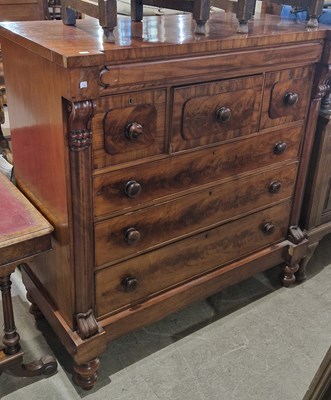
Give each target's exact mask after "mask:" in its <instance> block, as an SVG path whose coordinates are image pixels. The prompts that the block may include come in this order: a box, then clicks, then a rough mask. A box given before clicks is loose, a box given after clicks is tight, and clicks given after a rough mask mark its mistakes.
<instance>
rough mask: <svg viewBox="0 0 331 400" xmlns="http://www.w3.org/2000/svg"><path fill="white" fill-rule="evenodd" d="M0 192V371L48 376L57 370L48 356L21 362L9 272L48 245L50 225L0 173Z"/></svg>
mask: <svg viewBox="0 0 331 400" xmlns="http://www.w3.org/2000/svg"><path fill="white" fill-rule="evenodd" d="M0 193H1V207H0V291H1V295H2V307H3V319H4V325H3V326H4V337H3V344H4V346H5V347H3V348H0V374H1V373H2V372H4V371H6V370H9V371H10V372H11V373H13V374H15V375H18V376H36V375H42V374H44V375H49V374H52V373H53V372H55V371H56V369H57V363H56V361H55V360H54V358H53V357H52V356H44V357H42V358H41V359H40V360H39V361H35V362H32V363H29V364H23V355H24V352H23V351H22V350H21V346H20V343H19V341H20V336H19V334H18V333H17V331H16V327H15V321H14V312H13V305H12V298H11V290H10V287H11V281H10V275H11V274H12V273H13V272H14V271H15V268H16V266H17V265H19V264H21V263H22V262H24V261H27V260H30V259H32V258H33V257H35V256H37V255H38V254H41V253H43V252H45V251H47V250H49V249H50V248H51V232H52V231H53V228H52V226H51V225H50V224H49V223H48V222H47V221H46V220H45V219H44V218H43V217H42V216H41V215H40V214H39V212H38V211H37V210H36V209H35V208H34V207H33V206H32V204H31V203H30V202H29V201H28V200H27V199H26V198H25V197H24V196H23V195H22V193H21V192H20V191H19V190H18V189H17V188H16V187H15V186H14V185H13V184H12V183H11V182H10V181H9V180H8V179H7V178H6V177H5V176H4V175H2V174H1V173H0Z"/></svg>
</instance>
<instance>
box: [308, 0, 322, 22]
mask: <svg viewBox="0 0 331 400" xmlns="http://www.w3.org/2000/svg"><path fill="white" fill-rule="evenodd" d="M323 5H324V0H314V1H311V2H310V4H309V7H308V14H309V21H308V23H307V26H308V27H309V28H317V27H318V19H317V18H318V17H319V16H320V15H321V14H322V12H323Z"/></svg>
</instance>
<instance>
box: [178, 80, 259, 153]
mask: <svg viewBox="0 0 331 400" xmlns="http://www.w3.org/2000/svg"><path fill="white" fill-rule="evenodd" d="M262 85H263V77H262V75H257V76H251V77H247V78H238V79H229V80H224V81H218V82H211V83H208V84H200V85H192V86H187V87H181V88H175V90H174V105H173V139H172V142H173V151H175V152H176V151H179V150H183V149H188V148H193V147H200V146H204V145H207V144H211V143H221V142H223V141H225V140H229V139H232V138H234V137H238V136H244V135H245V136H246V135H249V134H251V133H254V132H257V131H258V125H259V115H260V104H261V97H262Z"/></svg>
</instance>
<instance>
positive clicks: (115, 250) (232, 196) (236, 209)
mask: <svg viewBox="0 0 331 400" xmlns="http://www.w3.org/2000/svg"><path fill="white" fill-rule="evenodd" d="M296 170H297V163H295V164H292V165H286V166H284V167H281V168H276V169H272V170H269V171H266V172H264V173H259V174H257V175H252V176H249V177H245V178H241V179H235V180H233V181H230V182H227V183H225V184H223V185H218V186H215V187H213V188H210V189H206V190H204V191H200V192H198V193H194V194H191V195H188V196H185V197H181V198H179V199H176V200H173V201H169V202H167V203H161V204H158V205H155V206H152V207H147V208H144V209H141V210H138V211H135V212H133V213H132V212H131V213H128V214H124V215H121V216H118V217H114V218H111V219H108V220H106V221H103V222H99V223H97V224H96V225H95V249H96V250H95V251H96V265H97V266H100V265H104V264H107V263H110V262H113V261H114V260H119V259H121V258H123V257H128V256H132V255H135V254H137V253H139V252H142V251H146V250H147V249H151V248H152V247H155V246H159V245H161V244H164V243H166V242H169V241H171V240H175V239H179V238H181V237H183V236H185V235H191V234H192V233H194V232H197V231H199V230H202V229H206V227H210V226H212V225H219V224H220V223H222V222H223V223H224V222H225V221H227V220H229V219H230V218H234V217H237V216H239V215H244V214H245V213H247V212H250V211H251V210H256V209H258V208H260V207H266V206H268V205H270V204H272V203H276V202H278V201H280V200H282V199H286V198H289V197H290V196H292V193H293V189H294V186H295V177H296Z"/></svg>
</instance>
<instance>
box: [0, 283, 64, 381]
mask: <svg viewBox="0 0 331 400" xmlns="http://www.w3.org/2000/svg"><path fill="white" fill-rule="evenodd" d="M0 291H1V296H2V306H3V319H4V337H3V340H2V341H3V344H4V345H5V347H4V349H3V350H2V354H0V374H1V372H2V371H4V370H6V369H7V370H9V371H10V372H11V373H13V374H14V375H17V376H37V375H50V374H52V373H53V372H55V371H56V370H57V363H56V361H55V359H54V358H53V357H52V356H48V355H46V356H43V357H42V358H41V359H40V360H38V361H34V362H31V363H29V364H23V354H24V353H23V351H21V346H20V343H19V342H20V336H19V334H18V333H17V331H16V326H15V320H14V311H13V303H12V298H11V280H10V275H5V276H0Z"/></svg>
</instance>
